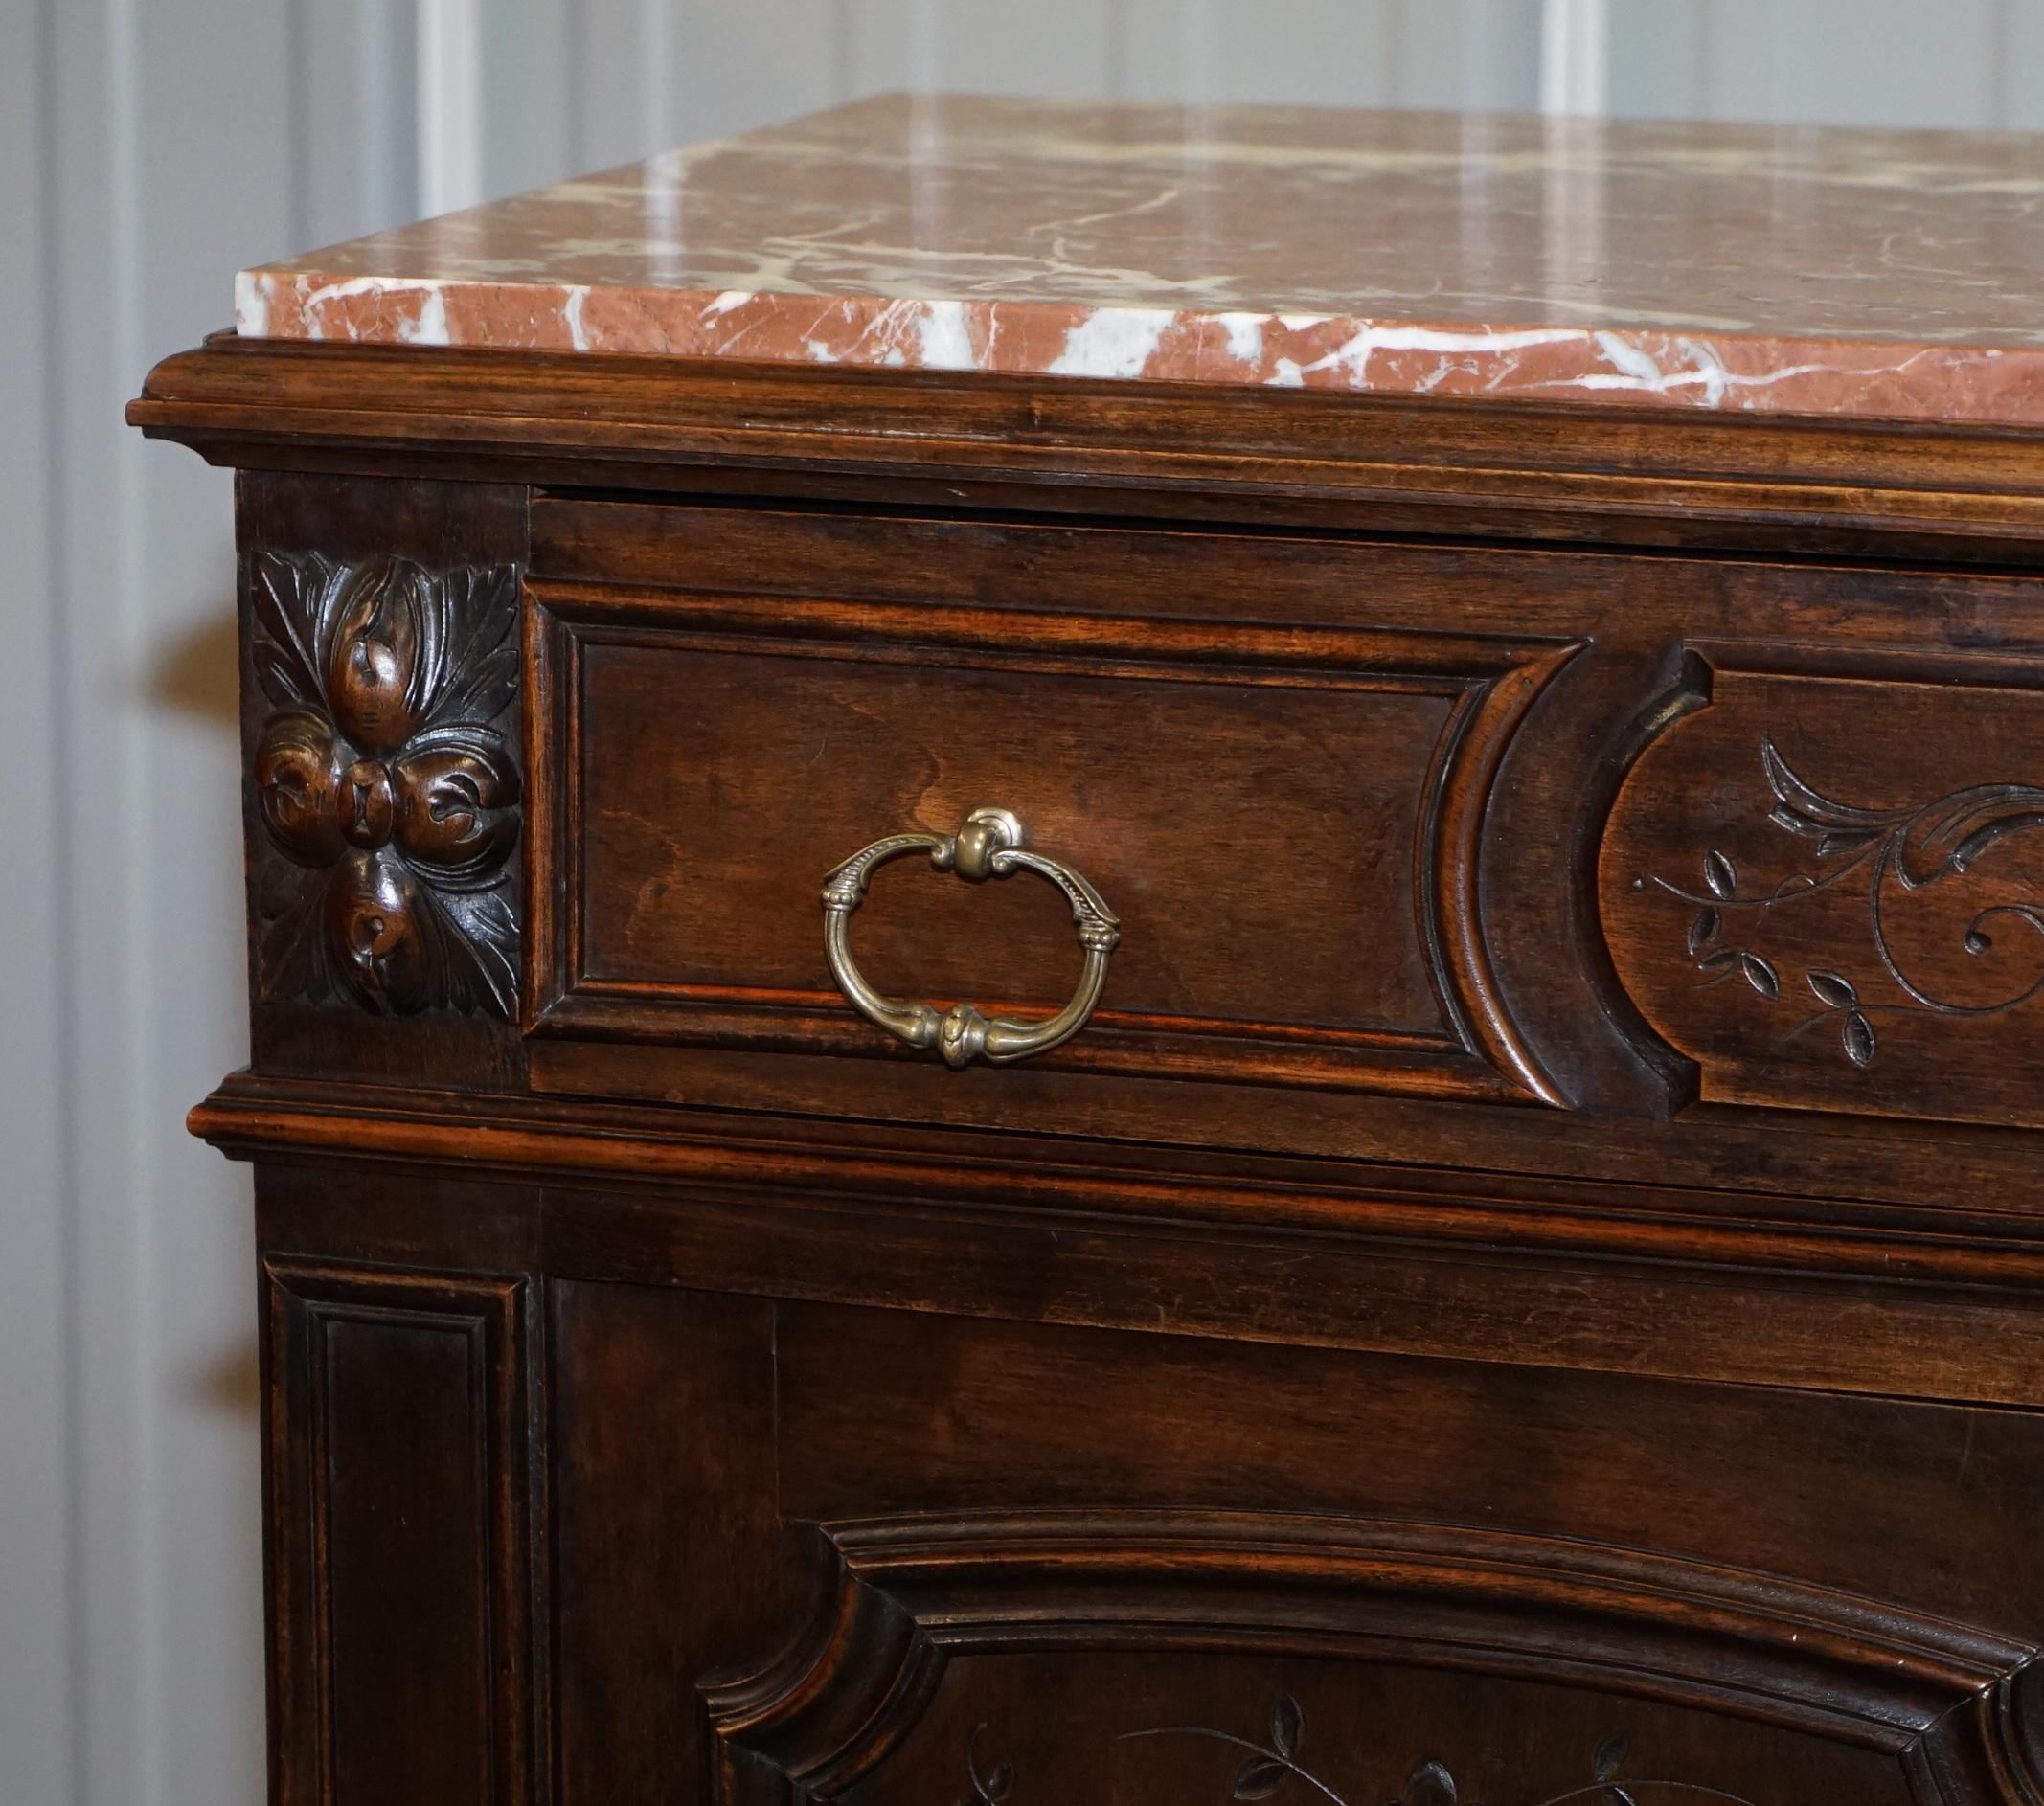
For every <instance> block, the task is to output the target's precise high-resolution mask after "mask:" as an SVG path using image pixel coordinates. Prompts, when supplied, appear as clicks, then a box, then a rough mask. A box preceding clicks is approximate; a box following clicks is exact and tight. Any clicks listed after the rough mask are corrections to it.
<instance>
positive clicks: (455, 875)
mask: <svg viewBox="0 0 2044 1806" xmlns="http://www.w3.org/2000/svg"><path fill="white" fill-rule="evenodd" d="M249 591H250V599H251V603H252V607H253V611H254V617H255V623H256V629H257V632H256V637H255V641H254V646H253V656H254V662H255V675H256V681H257V683H258V684H259V685H260V686H261V690H262V693H263V694H264V695H265V696H266V697H267V698H268V699H269V700H270V702H271V703H273V704H274V705H276V712H275V713H273V714H272V715H271V716H270V717H269V719H268V720H267V721H266V722H265V723H264V724H263V727H262V731H261V736H260V738H259V740H258V743H257V748H256V756H255V767H254V773H253V778H254V784H255V791H256V801H257V807H258V811H259V813H260V815H261V823H262V828H263V832H264V836H265V838H266V840H267V842H268V846H269V847H270V848H272V849H274V853H275V854H276V855H280V856H273V857H269V858H266V859H265V858H259V860H258V872H257V909H258V914H259V917H260V920H261V935H260V938H259V941H258V946H257V983H258V986H259V990H260V993H261V995H262V996H263V997H265V998H292V997H302V998H306V999H308V1000H310V1001H312V1002H315V1003H326V1002H332V1001H336V1000H339V999H347V998H352V1000H353V1001H355V1002H356V1003H358V1004H360V1005H362V1006H364V1007H365V1008H368V1009H372V1010H375V1011H378V1012H389V1013H394V1014H400V1015H402V1014H412V1013H416V1012H419V1011H421V1010H429V1009H445V1010H454V1011H459V1012H462V1013H465V1014H473V1013H476V1012H483V1013H488V1014H493V1015H499V1016H505V1017H509V1016H511V1014H512V1013H513V1011H514V1010H515V1008H516V1005H517V964H516V949H517V941H518V924H517V919H516V916H515V914H514V911H513V907H512V899H511V879H512V871H511V865H510V859H511V850H512V848H513V847H515V846H516V845H517V840H518V825H519V816H518V805H519V802H520V800H521V798H520V786H519V781H518V772H517V766H516V763H515V761H514V759H513V757H512V753H511V743H510V740H509V738H508V737H507V731H506V726H505V723H504V721H503V717H504V716H505V715H506V714H507V712H508V711H510V709H511V702H512V698H513V696H514V694H515V691H516V688H517V675H518V650H517V644H516V642H515V639H514V638H513V635H512V631H511V629H512V627H513V625H514V623H515V622H516V620H517V606H518V586H517V574H516V572H515V571H514V570H513V569H512V568H511V566H509V565H495V566H489V567H487V568H475V567H468V568H461V569H456V570H451V571H432V570H428V569H426V568H425V567H424V566H421V565H419V564H415V563H413V562H411V561H410V560H409V559H404V558H396V557H388V556H378V557H374V558H370V559H367V560H364V561H362V562H360V563H356V564H342V563H339V562H336V561H335V560H333V559H331V558H328V557H325V556H323V555H321V554H320V553H271V552H263V553H256V554H254V556H253V557H252V558H251V559H250V560H249Z"/></svg>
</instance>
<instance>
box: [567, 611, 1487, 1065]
mask: <svg viewBox="0 0 2044 1806" xmlns="http://www.w3.org/2000/svg"><path fill="white" fill-rule="evenodd" d="M805 652H806V648H805V649H804V650H803V651H796V652H790V653H788V654H785V655H784V656H780V657H773V656H757V655H746V654H732V653H725V652H715V651H700V650H692V649H689V648H687V647H674V648H671V649H670V648H666V647H661V646H658V645H651V646H648V645H624V646H620V645H612V644H605V643H601V642H598V643H588V642H586V641H585V643H584V644H583V650H582V659H581V668H582V688H581V695H580V699H579V700H580V708H581V718H582V741H581V747H580V760H581V768H582V771H583V772H584V773H585V774H586V775H587V777H588V779H589V780H590V781H589V782H588V785H587V788H586V789H585V792H584V795H583V798H582V812H583V819H584V821H585V823H586V824H587V827H586V830H585V831H586V840H585V843H584V846H585V853H584V864H583V867H582V874H581V875H582V895H581V910H582V916H581V927H582V959H583V977H582V980H581V982H580V983H579V987H578V988H579V989H581V990H583V991H585V992H586V991H589V990H592V989H595V988H598V987H623V986H626V985H640V986H646V985H652V986H657V987H660V988H661V989H663V990H670V989H671V990H673V991H675V992H677V993H683V994H686V993H688V992H694V993H697V994H699V993H700V992H701V991H703V990H704V989H711V990H723V991H726V992H729V991H731V990H734V989H735V988H737V987H738V985H739V984H742V985H744V986H745V987H746V988H748V989H757V990H760V991H764V992H778V993H785V994H787V995H788V997H789V1000H790V1001H798V1000H799V1001H800V1002H801V1003H802V1004H805V1005H809V1006H811V1007H819V1008H828V1007H829V1006H830V1005H832V1003H833V1001H834V1000H833V997H832V994H831V992H830V988H829V985H830V981H829V971H828V969H827V968H826V966H825V964H824V958H823V932H822V919H823V918H822V912H821V910H820V909H819V908H818V904H817V892H818V888H819V884H820V881H821V880H822V878H823V876H824V874H825V873H826V872H828V871H829V869H831V868H832V867H833V866H835V865H836V864H838V863H839V862H840V861H841V860H843V859H845V858H848V857H849V856H850V855H851V854H852V853H854V852H856V851H857V850H858V849H859V847H862V846H864V845H865V844H866V843H867V842H868V841H871V840H876V839H878V838H879V837H880V836H881V835H882V834H886V833H892V832H895V831H897V830H898V829H903V828H923V829H927V830H930V831H933V832H937V833H949V832H952V831H953V830H955V829H956V828H957V826H958V824H960V823H961V822H963V821H964V820H965V815H966V814H967V812H968V811H969V810H970V809H972V808H973V807H974V806H976V805H977V804H980V803H985V802H992V803H997V804H999V805H1001V806H1004V807H1008V808H1011V809H1012V810H1013V811H1014V812H1015V813H1016V814H1017V815H1018V816H1020V817H1021V819H1022V821H1023V823H1024V824H1025V826H1026V827H1027V828H1028V829H1029V831H1030V832H1031V833H1032V836H1033V841H1032V844H1033V845H1040V846H1042V847H1044V848H1045V849H1046V850H1048V851H1052V852H1054V853H1055V854H1056V857H1057V858H1059V859H1062V860H1065V861H1066V862H1068V863H1070V864H1072V865H1074V866H1076V867H1078V868H1079V869H1080V870H1081V871H1083V872H1085V873H1086V874H1087V875H1088V876H1089V877H1092V878H1093V880H1094V882H1095V883H1097V884H1098V885H1099V886H1100V887H1101V890H1102V892H1104V893H1105V894H1106V895H1107V898H1108V901H1109V902H1110V903H1111V904H1112V905H1113V906H1114V908H1115V909H1116V911H1117V912H1118V913H1120V914H1121V915H1122V917H1123V920H1124V936H1123V939H1122V942H1121V945H1120V946H1119V947H1118V948H1117V949H1116V952H1115V959H1114V965H1113V988H1112V994H1111V999H1110V1004H1109V1007H1108V1011H1107V1012H1106V1013H1103V1014H1102V1016H1101V1018H1100V1020H1101V1026H1102V1027H1105V1026H1107V1024H1108V1023H1110V1022H1114V1021H1123V1020H1133V1019H1141V1018H1149V1019H1152V1020H1154V1019H1157V1018H1165V1017H1177V1018H1194V1019H1199V1020H1200V1021H1201V1022H1202V1023H1203V1024H1205V1025H1208V1026H1209V1027H1210V1028H1211V1031H1213V1032H1216V1033H1228V1032H1234V1031H1242V1030H1248V1029H1253V1028H1254V1027H1256V1026H1258V1025H1264V1024H1267V1025H1270V1026H1271V1027H1272V1029H1273V1030H1274V1031H1283V1030H1285V1029H1292V1030H1298V1031H1302V1032H1305V1031H1309V1030H1310V1029H1311V1028H1313V1027H1325V1028H1328V1029H1330V1030H1333V1031H1336V1033H1339V1032H1340V1031H1344V1030H1350V1031H1353V1030H1360V1031H1362V1032H1364V1033H1372V1032H1374V1033H1379V1034H1388V1035H1394V1036H1397V1037H1399V1038H1400V1039H1405V1040H1420V1041H1441V1040H1445V1039H1447V1038H1448V1036H1449V1032H1450V1031H1449V1028H1448V1027H1447V1024H1446V1023H1445V1022H1444V1021H1443V1020H1442V1008H1441V1004H1440V1001H1439V999H1438V998H1437V997H1436V996H1435V994H1434V990H1433V987H1432V985H1431V983H1430V982H1429V978H1428V972H1427V960H1426V955H1425V950H1424V948H1423V947H1422V946H1421V945H1420V943H1419V937H1418V936H1417V934H1416V933H1415V931H1414V921H1413V914H1414V911H1413V887H1414V884H1415V882H1416V877H1417V873H1416V869H1415V868H1416V864H1417V861H1416V857H1415V855H1416V852H1417V850H1418V844H1419V829H1420V826H1421V816H1422V813H1423V811H1424V809H1425V806H1426V786H1427V775H1428V767H1429V765H1430V764H1431V763H1432V761H1433V759H1434V757H1435V756H1436V749H1437V748H1438V747H1439V745H1440V743H1441V740H1442V734H1444V733H1445V731H1446V728H1447V725H1448V721H1449V718H1450V715H1451V714H1452V712H1453V708H1454V698H1453V696H1452V695H1444V694H1442V693H1440V692H1439V691H1438V690H1437V691H1434V692H1432V693H1428V692H1424V691H1403V692H1401V691H1399V690H1397V689H1356V688H1339V687H1330V688H1329V689H1301V688H1295V687H1289V686H1283V687H1281V686H1280V685H1277V684H1273V683H1267V682H1266V683H1257V682H1255V681H1253V679H1252V680H1251V681H1245V682H1231V681H1229V680H1228V678H1227V677H1226V676H1221V677H1218V678H1217V679H1214V680H1209V681H1200V682H1190V683H1188V682H1172V681H1160V680H1157V679H1151V678H1147V677H1138V676H1126V677H1107V678H1100V677H1085V676H1076V675H1069V674H1065V673H1061V672H1056V671H1043V670H1023V671H1013V670H1000V669H995V670H986V669H972V668H969V667H967V668H961V667H958V666H950V667H942V666H940V667H937V668H930V667H927V666H916V667H911V668H903V667H902V666H899V665H897V664H893V663H879V662H868V661H865V660H861V659H856V658H829V659H824V658H816V657H813V656H805V655H804V653H805ZM1223 823H1224V824H1226V829H1225V833H1224V834H1216V833H1215V827H1216V825H1217V824H1223ZM853 932H854V937H855V942H856V946H857V949H858V957H859V962H860V965H861V967H862V968H863V969H864V970H865V972H866V974H867V976H868V977H869V978H871V979H872V980H873V982H874V983H875V984H877V985H878V986H879V987H880V988H881V989H882V990H885V991H890V992H894V993H896V994H899V995H906V996H911V997H931V998H942V999H945V1000H949V999H952V998H957V997H969V998H979V999H983V1000H987V1001H988V1002H989V1003H1002V1004H1008V1005H1014V1006H1016V1007H1019V1008H1023V1009H1055V1008H1056V1006H1057V1005H1059V1004H1060V1003H1062V1002H1063V1000H1064V997H1065V995H1066V994H1067V993H1068V992H1069V991H1070V989H1071V986H1072V980H1073V976H1074V974H1075V973H1076V971H1077V969H1078V963H1079V955H1078V951H1077V949H1076V948H1075V947H1074V946H1073V944H1072V935H1071V928H1070V911H1069V909H1068V908H1067V906H1066V905H1065V904H1064V902H1063V900H1062V898H1061V897H1060V896H1059V895H1058V894H1057V892H1056V891H1055V890H1053V889H1051V888H1050V887H1048V886H1045V885H1041V884H1037V883H1033V882H1032V881H1030V880H1028V879H1027V878H1018V879H1015V880H1010V881H1007V882H1003V883H998V884H991V885H988V886H986V887H984V888H982V889H973V888H969V887H967V886H965V885H964V884H962V883H961V882H959V881H958V880H957V879H955V878H940V877H937V876H934V875H931V874H929V873H928V871H927V868H926V867H925V868H923V869H920V870H919V869H918V867H917V866H916V865H911V864H909V863H906V862H904V863H902V864H900V865H897V866H894V867H891V868H889V869H886V870H884V871H882V872H880V873H878V874H876V876H875V878H874V885H873V890H872V894H871V895H870V897H869V898H868V901H867V902H866V904H865V905H864V907H863V908H862V909H861V911H860V913H859V914H858V917H857V919H856V922H855V924H854V931H853ZM1280 955H1282V959H1279V958H1278V957H1277V956H1280ZM1302 1018H1303V1019H1304V1020H1302Z"/></svg>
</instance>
